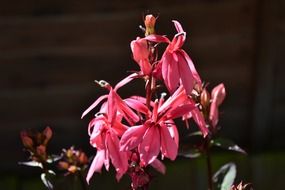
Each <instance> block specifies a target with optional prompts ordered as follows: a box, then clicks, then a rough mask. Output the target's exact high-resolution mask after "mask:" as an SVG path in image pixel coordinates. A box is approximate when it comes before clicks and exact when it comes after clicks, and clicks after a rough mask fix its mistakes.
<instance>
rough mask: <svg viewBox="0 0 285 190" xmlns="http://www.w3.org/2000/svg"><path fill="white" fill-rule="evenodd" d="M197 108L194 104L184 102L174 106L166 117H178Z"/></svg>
mask: <svg viewBox="0 0 285 190" xmlns="http://www.w3.org/2000/svg"><path fill="white" fill-rule="evenodd" d="M194 108H195V105H194V104H182V105H179V106H177V107H175V108H173V109H172V110H171V111H169V112H168V114H167V116H166V118H165V119H167V120H168V119H175V118H178V117H182V116H183V115H185V114H186V113H188V112H190V111H192V110H193V109H194Z"/></svg>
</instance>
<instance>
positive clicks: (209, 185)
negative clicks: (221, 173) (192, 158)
mask: <svg viewBox="0 0 285 190" xmlns="http://www.w3.org/2000/svg"><path fill="white" fill-rule="evenodd" d="M206 160H207V170H208V190H213V180H212V176H213V172H212V162H211V155H210V150H209V146H207V147H206Z"/></svg>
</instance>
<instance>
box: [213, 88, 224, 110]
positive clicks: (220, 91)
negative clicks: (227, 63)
mask: <svg viewBox="0 0 285 190" xmlns="http://www.w3.org/2000/svg"><path fill="white" fill-rule="evenodd" d="M211 96H212V102H215V103H216V105H217V106H219V105H221V103H222V102H223V101H224V99H225V96H226V89H225V86H224V84H223V83H221V84H219V85H218V86H216V87H215V88H214V89H213V90H212V94H211Z"/></svg>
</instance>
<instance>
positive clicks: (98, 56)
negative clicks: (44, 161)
mask: <svg viewBox="0 0 285 190" xmlns="http://www.w3.org/2000/svg"><path fill="white" fill-rule="evenodd" d="M0 4H1V6H0V123H1V127H0V135H1V138H0V142H1V143H0V153H1V154H0V155H1V156H0V187H1V189H6V190H16V189H17V190H24V189H25V190H26V189H27V190H31V189H44V187H43V185H42V184H41V181H40V178H39V176H38V175H37V174H38V172H39V171H38V170H37V169H30V168H28V167H24V166H19V165H17V162H18V161H23V160H25V159H26V156H27V155H26V154H24V153H23V151H22V148H23V147H22V145H21V141H20V137H19V132H20V131H21V130H22V129H26V128H37V129H39V130H41V129H43V128H44V127H45V126H50V127H51V128H52V129H53V131H54V136H53V139H52V141H51V144H50V145H49V150H50V152H54V153H59V152H60V151H61V148H67V147H69V146H71V145H75V146H76V147H80V148H82V149H83V150H84V151H86V152H88V155H92V154H94V153H95V151H94V149H92V148H91V147H90V146H89V138H88V135H87V124H88V121H89V119H90V118H91V115H92V114H90V116H89V118H88V117H86V118H84V119H83V120H81V119H80V116H81V113H82V112H83V111H84V110H85V109H86V108H87V107H88V106H89V105H90V104H91V103H92V102H93V101H94V100H95V99H96V98H97V97H98V96H99V95H100V94H102V93H104V92H105V91H104V90H102V89H100V88H99V87H98V86H96V85H95V84H94V82H93V81H94V80H95V79H97V80H101V79H104V80H106V81H108V82H110V83H111V84H116V82H117V81H119V80H120V79H122V78H123V77H124V76H125V75H126V71H127V70H137V69H138V66H137V65H136V63H135V62H134V61H133V60H132V56H131V50H130V47H129V44H130V41H131V40H133V39H135V38H136V37H137V36H143V33H142V32H141V30H140V29H139V27H138V26H139V25H141V24H143V23H142V19H143V15H144V14H145V13H148V12H149V13H153V14H155V15H159V19H158V23H157V32H158V33H160V34H167V35H168V36H169V37H170V38H172V36H173V35H174V34H175V32H176V31H175V28H174V26H173V24H172V22H171V20H172V19H176V20H178V21H180V22H181V23H182V25H183V27H184V30H185V31H186V32H187V41H186V43H185V45H184V49H185V50H186V51H187V52H188V53H189V54H190V56H191V57H192V59H193V61H194V63H195V65H196V68H197V70H198V72H199V73H200V75H201V77H202V79H203V80H204V81H207V82H210V83H211V85H212V86H214V85H217V84H218V83H220V82H223V83H224V84H225V86H226V90H227V98H226V101H225V103H224V104H223V106H222V107H221V111H222V116H221V121H220V125H221V126H222V131H221V133H222V136H225V137H229V138H231V139H233V140H234V141H235V142H236V143H237V144H239V145H240V146H241V147H243V148H244V149H245V150H246V151H247V152H248V154H249V155H248V156H240V155H238V154H236V153H223V152H219V153H217V154H215V155H214V169H215V170H216V169H218V168H219V167H220V166H221V165H222V164H224V163H226V162H228V161H235V162H236V163H237V166H238V179H239V180H243V181H245V182H251V183H253V186H254V189H259V190H262V189H264V190H267V189H270V188H272V187H273V185H274V188H275V189H282V188H283V187H284V179H285V174H284V169H285V162H284V160H285V151H284V148H285V141H284V139H283V138H284V132H285V126H284V122H285V114H284V112H285V101H284V98H285V85H284V82H285V75H284V72H283V71H284V69H285V64H284V63H283V62H284V61H283V60H284V53H285V52H284V49H285V47H284V44H285V12H284V9H285V1H283V0H271V1H266V0H176V1H170V0H152V1H149V0H144V1H133V0H125V1H119V0H111V1H98V0H87V1H77V0H68V1H67V0H62V1H58V0H40V1H34V0H26V1H16V0H10V1H2V2H1V3H0ZM134 88H141V89H142V88H143V87H142V86H139V87H138V86H132V87H131V88H129V89H124V90H122V91H123V92H122V93H123V94H124V93H128V92H131V91H133V90H134ZM167 167H168V171H167V174H166V175H165V176H159V177H158V180H155V181H154V183H153V186H151V187H152V188H151V189H173V188H176V189H206V168H205V164H204V160H203V158H200V159H194V160H185V159H178V161H177V162H175V163H173V162H167ZM282 180H283V181H282ZM123 181H124V180H123ZM237 182H238V181H237ZM94 183H95V188H94V189H127V186H125V185H124V184H125V183H124V182H121V183H119V185H117V183H116V182H115V179H114V177H113V176H112V177H110V176H109V174H107V173H106V172H103V174H102V175H96V179H95V180H94ZM96 187H97V188H96Z"/></svg>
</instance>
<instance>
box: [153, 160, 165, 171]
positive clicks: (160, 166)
mask: <svg viewBox="0 0 285 190" xmlns="http://www.w3.org/2000/svg"><path fill="white" fill-rule="evenodd" d="M150 165H151V166H152V167H153V168H154V169H156V170H157V171H159V172H160V173H162V174H165V171H166V167H165V165H164V164H163V163H162V162H161V161H160V160H158V159H155V160H154V161H153V162H152V163H151V164H150Z"/></svg>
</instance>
